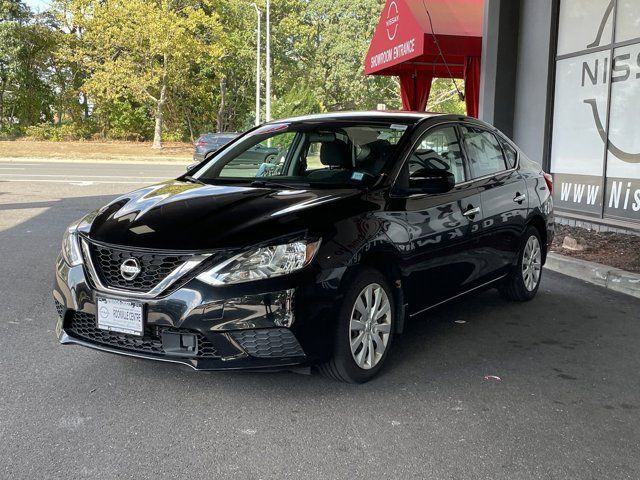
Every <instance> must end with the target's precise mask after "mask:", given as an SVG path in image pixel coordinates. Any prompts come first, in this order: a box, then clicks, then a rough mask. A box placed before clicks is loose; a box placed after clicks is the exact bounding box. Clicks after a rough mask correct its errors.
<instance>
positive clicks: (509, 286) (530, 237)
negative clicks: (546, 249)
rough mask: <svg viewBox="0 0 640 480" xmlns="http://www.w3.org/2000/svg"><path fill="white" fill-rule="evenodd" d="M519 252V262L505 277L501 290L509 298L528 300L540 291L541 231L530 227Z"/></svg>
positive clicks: (520, 300)
mask: <svg viewBox="0 0 640 480" xmlns="http://www.w3.org/2000/svg"><path fill="white" fill-rule="evenodd" d="M523 238H524V242H523V244H522V247H521V248H520V253H519V254H518V264H517V265H516V267H515V268H514V269H513V270H512V272H511V273H510V274H509V275H508V276H507V278H505V279H504V281H503V283H502V285H501V286H500V288H499V290H500V293H501V294H502V296H503V297H505V298H507V299H508V300H514V301H519V302H526V301H527V300H531V299H532V298H533V297H535V296H536V293H538V288H540V280H541V279H542V242H541V241H540V233H539V232H538V230H537V229H536V228H534V227H529V228H527V230H526V231H525V234H524V237H523Z"/></svg>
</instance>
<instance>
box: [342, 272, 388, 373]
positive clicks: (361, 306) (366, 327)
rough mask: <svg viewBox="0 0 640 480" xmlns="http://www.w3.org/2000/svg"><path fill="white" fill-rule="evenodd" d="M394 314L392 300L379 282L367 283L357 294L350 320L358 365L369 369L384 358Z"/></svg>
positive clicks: (350, 332)
mask: <svg viewBox="0 0 640 480" xmlns="http://www.w3.org/2000/svg"><path fill="white" fill-rule="evenodd" d="M391 315H392V312H391V302H389V297H388V296H387V293H386V291H385V290H384V288H382V287H381V286H380V285H379V284H377V283H371V284H369V285H367V286H366V287H364V288H363V289H362V291H361V292H360V293H359V294H358V296H357V297H356V302H355V305H354V306H353V309H352V310H351V321H350V323H349V344H350V346H351V355H352V356H353V359H354V360H355V362H356V364H357V365H358V367H360V368H362V369H364V370H369V369H371V368H373V367H375V366H376V365H377V364H378V362H380V360H381V359H382V357H383V355H384V352H385V350H386V349H387V345H388V343H389V336H390V335H391V320H392V318H391Z"/></svg>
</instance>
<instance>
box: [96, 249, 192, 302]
mask: <svg viewBox="0 0 640 480" xmlns="http://www.w3.org/2000/svg"><path fill="white" fill-rule="evenodd" d="M89 251H90V254H91V260H92V262H93V265H94V268H95V270H96V273H97V274H98V275H99V277H100V281H101V282H102V283H103V284H104V285H105V286H107V287H111V288H118V289H122V290H132V291H136V292H148V291H150V290H151V289H152V288H154V287H155V286H157V285H158V284H159V283H160V282H161V281H162V280H164V279H165V278H166V277H167V276H168V275H169V274H170V273H171V272H173V271H174V270H175V269H176V268H178V267H180V266H181V265H182V264H183V263H185V262H186V261H188V260H189V259H191V258H192V257H193V256H194V255H193V254H176V253H170V254H163V253H160V252H149V251H146V250H135V249H127V248H120V247H114V246H107V245H103V244H97V243H90V244H89ZM129 258H135V259H136V260H137V261H138V263H139V265H140V269H141V271H140V273H139V274H138V275H137V276H136V277H135V278H134V279H132V280H126V279H125V278H124V277H123V276H122V275H121V273H120V266H121V265H122V263H123V262H124V261H125V260H127V259H129Z"/></svg>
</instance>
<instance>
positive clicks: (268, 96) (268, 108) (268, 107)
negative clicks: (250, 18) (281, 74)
mask: <svg viewBox="0 0 640 480" xmlns="http://www.w3.org/2000/svg"><path fill="white" fill-rule="evenodd" d="M266 2H267V4H266V8H267V52H266V53H267V72H266V73H267V85H266V93H265V97H266V98H265V102H266V106H265V117H266V119H267V122H268V121H269V120H271V21H270V8H269V0H266Z"/></svg>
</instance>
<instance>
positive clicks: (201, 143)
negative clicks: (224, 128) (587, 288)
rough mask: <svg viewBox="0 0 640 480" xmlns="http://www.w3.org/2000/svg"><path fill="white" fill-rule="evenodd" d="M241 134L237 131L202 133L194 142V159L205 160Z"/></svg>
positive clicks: (196, 160)
mask: <svg viewBox="0 0 640 480" xmlns="http://www.w3.org/2000/svg"><path fill="white" fill-rule="evenodd" d="M239 136H240V134H239V133H235V132H227V133H205V134H202V135H200V136H199V137H198V140H196V143H195V144H194V147H195V150H194V152H193V160H194V161H195V162H201V161H203V160H204V159H205V157H206V156H207V155H209V154H211V153H214V152H217V151H218V150H219V149H220V148H222V147H224V146H225V145H226V144H227V143H229V142H230V141H232V140H233V139H235V138H238V137H239Z"/></svg>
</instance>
